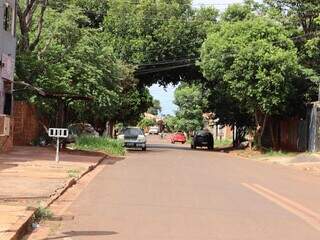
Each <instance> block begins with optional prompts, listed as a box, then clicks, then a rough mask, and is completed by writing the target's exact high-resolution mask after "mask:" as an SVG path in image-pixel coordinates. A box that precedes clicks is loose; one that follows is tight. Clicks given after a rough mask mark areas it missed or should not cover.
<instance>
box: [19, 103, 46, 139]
mask: <svg viewBox="0 0 320 240" xmlns="http://www.w3.org/2000/svg"><path fill="white" fill-rule="evenodd" d="M13 115H14V128H13V145H30V144H31V142H32V141H33V140H36V139H37V138H38V137H39V134H40V127H39V118H38V115H37V111H36V108H35V106H33V105H31V104H29V103H27V102H24V101H15V102H14V105H13Z"/></svg>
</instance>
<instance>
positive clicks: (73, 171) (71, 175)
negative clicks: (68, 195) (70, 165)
mask: <svg viewBox="0 0 320 240" xmlns="http://www.w3.org/2000/svg"><path fill="white" fill-rule="evenodd" d="M68 177H69V178H79V177H80V170H79V169H70V170H68Z"/></svg>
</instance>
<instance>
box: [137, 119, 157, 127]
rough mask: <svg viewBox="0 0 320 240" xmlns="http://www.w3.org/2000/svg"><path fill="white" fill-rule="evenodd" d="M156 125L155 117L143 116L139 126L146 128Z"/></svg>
mask: <svg viewBox="0 0 320 240" xmlns="http://www.w3.org/2000/svg"><path fill="white" fill-rule="evenodd" d="M154 125H156V121H155V120H153V119H149V118H143V119H142V120H140V122H139V123H138V126H139V127H140V128H142V129H146V128H148V127H152V126H154Z"/></svg>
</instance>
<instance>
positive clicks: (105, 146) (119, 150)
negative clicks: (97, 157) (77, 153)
mask: <svg viewBox="0 0 320 240" xmlns="http://www.w3.org/2000/svg"><path fill="white" fill-rule="evenodd" d="M72 147H73V148H74V149H77V150H86V151H98V152H102V153H105V154H108V155H113V156H123V155H124V154H125V153H126V150H125V148H124V147H123V143H122V142H120V141H119V140H116V139H112V138H107V137H94V136H81V137H79V138H77V139H76V143H75V144H73V146H72Z"/></svg>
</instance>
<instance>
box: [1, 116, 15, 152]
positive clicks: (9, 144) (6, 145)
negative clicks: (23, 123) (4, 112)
mask: <svg viewBox="0 0 320 240" xmlns="http://www.w3.org/2000/svg"><path fill="white" fill-rule="evenodd" d="M11 120H12V119H11ZM12 133H13V121H11V129H10V136H0V152H8V151H10V150H11V149H12V148H13V134H12Z"/></svg>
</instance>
